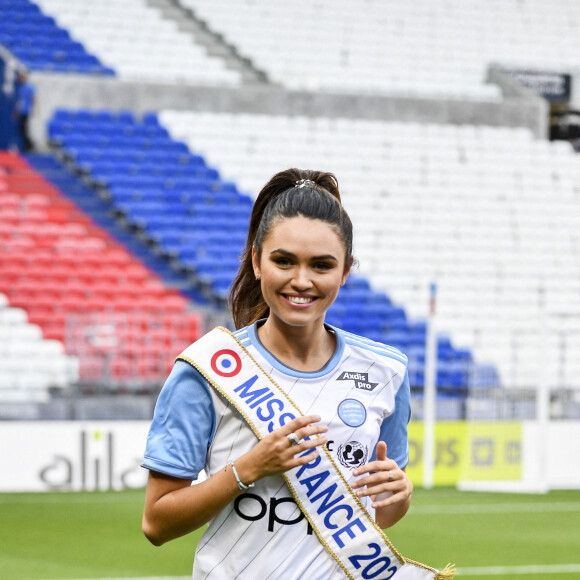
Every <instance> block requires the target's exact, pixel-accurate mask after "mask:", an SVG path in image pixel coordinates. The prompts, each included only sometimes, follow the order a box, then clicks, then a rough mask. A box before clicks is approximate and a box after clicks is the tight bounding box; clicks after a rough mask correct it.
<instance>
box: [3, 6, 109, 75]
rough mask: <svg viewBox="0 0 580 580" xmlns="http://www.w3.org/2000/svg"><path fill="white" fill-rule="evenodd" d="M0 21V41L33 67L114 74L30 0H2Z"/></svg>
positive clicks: (32, 68)
mask: <svg viewBox="0 0 580 580" xmlns="http://www.w3.org/2000/svg"><path fill="white" fill-rule="evenodd" d="M0 22H1V23H2V25H1V26H0V44H1V45H4V46H5V47H6V48H7V49H8V50H10V51H11V52H12V53H13V54H14V55H15V56H16V57H17V58H18V59H19V60H20V61H21V62H22V63H23V64H24V65H25V66H26V67H27V68H29V69H30V70H43V71H51V72H74V73H89V74H100V75H112V74H114V71H113V69H112V68H110V67H107V66H104V65H103V64H102V62H101V61H100V60H99V59H98V58H97V57H96V56H95V55H94V54H90V53H89V52H87V50H86V49H85V46H84V44H83V43H82V42H81V41H80V40H78V39H73V38H72V37H71V35H70V34H69V31H68V30H66V29H65V28H62V27H61V26H59V25H58V24H57V23H56V21H55V19H54V18H53V17H52V16H49V15H48V14H45V13H44V12H42V11H41V10H40V9H39V7H38V5H37V4H35V3H33V2H31V1H30V0H0Z"/></svg>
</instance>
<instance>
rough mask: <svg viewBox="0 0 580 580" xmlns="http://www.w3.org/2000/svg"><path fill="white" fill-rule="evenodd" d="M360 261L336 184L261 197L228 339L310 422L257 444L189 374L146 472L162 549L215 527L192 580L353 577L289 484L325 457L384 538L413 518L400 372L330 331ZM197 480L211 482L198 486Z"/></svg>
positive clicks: (181, 370) (149, 513) (176, 385)
mask: <svg viewBox="0 0 580 580" xmlns="http://www.w3.org/2000/svg"><path fill="white" fill-rule="evenodd" d="M352 247H353V240H352V224H351V221H350V219H349V217H348V215H347V213H346V211H345V210H344V208H343V206H342V205H341V202H340V194H339V191H338V185H337V181H336V179H335V177H334V175H332V174H330V173H322V172H317V171H304V170H298V169H289V170H287V171H283V172H281V173H278V174H277V175H275V176H274V177H273V178H272V179H271V180H270V181H269V182H268V183H267V184H266V186H265V187H264V188H263V189H262V191H261V192H260V194H259V196H258V198H257V200H256V202H255V205H254V208H253V212H252V216H251V220H250V227H249V232H248V239H247V244H246V247H245V250H244V254H243V257H242V265H241V267H240V270H239V273H238V275H237V277H236V280H235V281H234V284H233V287H232V291H231V295H230V307H231V311H232V315H233V319H234V323H235V326H236V328H237V329H238V330H237V331H236V332H235V333H234V336H235V337H236V339H237V340H238V341H239V342H240V343H241V345H243V347H244V348H245V349H246V350H247V352H249V353H250V355H251V356H252V357H253V358H254V359H255V360H256V361H257V363H258V364H259V365H260V367H261V368H262V369H264V370H265V371H266V372H267V373H268V374H269V375H270V377H272V379H273V380H274V381H275V383H276V384H277V385H279V386H280V388H281V389H282V390H283V391H284V392H285V393H287V394H288V396H290V397H292V399H293V400H294V401H296V402H297V405H298V406H299V407H300V409H302V411H303V412H304V416H300V417H297V418H295V419H292V420H291V421H290V422H288V423H286V424H283V425H282V426H280V427H278V428H275V429H273V430H272V431H271V432H270V433H269V434H268V435H267V436H265V437H264V438H262V439H261V440H258V439H257V438H256V436H255V435H254V433H253V432H252V430H251V429H250V428H249V426H248V425H247V424H246V422H245V420H244V418H242V417H241V415H240V413H238V412H237V411H236V409H235V408H233V406H232V405H231V404H230V403H229V402H228V400H226V399H225V398H224V397H223V396H222V395H221V394H220V393H218V392H217V391H216V390H215V389H212V388H211V387H210V386H209V385H208V382H207V381H206V380H205V379H204V378H203V377H202V375H201V374H200V373H199V372H198V370H196V369H195V368H194V367H193V366H192V365H190V364H188V363H187V362H185V361H182V360H178V361H177V362H176V364H175V366H174V369H173V370H172V372H171V374H170V376H169V378H168V379H167V382H166V384H165V386H164V387H163V389H162V391H161V393H160V396H159V400H158V402H157V406H156V410H155V416H154V419H153V423H152V426H151V430H150V433H149V437H148V441H147V449H146V452H145V459H144V462H143V466H144V467H146V468H148V469H149V470H150V473H149V481H148V486H147V493H146V500H145V510H144V516H143V531H144V533H145V535H146V536H147V538H149V540H150V541H151V542H152V543H153V544H155V545H160V544H163V543H164V542H167V541H169V540H172V539H174V538H177V537H179V536H183V535H184V534H187V533H189V532H191V531H193V530H196V529H197V528H199V527H201V526H203V525H204V524H206V523H208V522H209V526H208V528H207V530H206V531H205V533H204V534H203V536H202V538H201V540H200V541H199V543H198V546H197V550H196V554H195V558H194V570H193V576H194V578H218V579H220V578H223V579H226V578H227V579H230V578H247V579H251V580H255V579H256V578H260V579H266V578H269V579H275V578H280V579H282V578H283V579H284V580H288V579H293V578H296V579H298V578H309V579H312V580H317V579H325V580H326V579H329V578H345V577H346V575H345V573H344V572H343V569H341V567H340V566H339V565H338V564H337V563H336V561H335V560H334V559H333V558H332V557H331V555H329V553H328V551H327V550H326V549H325V547H324V546H323V545H322V542H321V541H319V539H318V537H317V536H316V535H315V534H313V533H312V527H311V525H310V523H309V521H307V519H305V517H304V515H303V514H302V512H301V511H300V509H299V508H298V506H297V504H296V502H295V500H294V497H293V495H292V494H291V492H290V489H289V488H288V486H287V485H286V483H285V480H284V479H283V477H282V474H283V473H285V472H289V470H292V469H293V468H296V467H301V466H305V465H306V464H307V463H308V464H310V463H309V462H312V461H313V458H316V457H317V455H318V454H320V453H322V450H321V447H322V446H326V448H327V449H328V451H329V452H330V456H331V457H332V458H333V460H334V461H335V463H336V465H337V466H339V468H340V471H341V473H342V476H344V478H345V480H346V481H347V482H348V484H349V485H350V486H351V487H352V489H353V490H354V493H355V494H356V496H358V497H359V499H360V502H362V504H363V505H364V506H365V508H366V509H367V510H368V512H369V513H370V514H372V516H373V517H374V518H375V520H376V523H377V524H378V526H380V527H381V528H387V527H389V526H392V525H393V524H394V523H396V522H397V521H398V520H399V519H401V518H402V517H403V516H404V514H405V513H406V512H407V510H408V508H409V504H410V500H411V492H412V484H411V482H410V481H409V479H408V477H407V475H406V474H405V466H406V465H407V462H408V443H407V423H408V421H409V418H410V403H409V383H408V378H407V374H406V358H405V357H404V355H402V354H401V353H400V352H399V351H397V350H396V349H393V348H390V347H388V346H385V345H382V344H379V343H376V342H372V341H370V340H367V339H365V338H362V337H358V336H355V335H352V334H349V333H347V332H344V331H342V330H340V329H338V328H334V327H331V326H329V325H327V324H325V322H324V318H325V314H326V312H327V310H328V308H329V307H330V306H331V304H332V303H333V302H334V300H335V298H336V296H337V294H338V292H339V289H340V287H341V286H342V285H343V284H344V283H345V281H346V279H347V277H348V275H349V272H350V269H351V266H352V263H353V253H352ZM307 451H310V452H309V453H306V454H305V452H307ZM202 470H205V472H206V474H207V479H205V480H204V481H202V482H201V483H198V484H196V485H191V484H192V481H194V480H196V479H197V478H198V475H199V473H200V472H201V471H202ZM250 486H251V489H250ZM347 532H348V534H351V533H352V534H354V531H353V530H347ZM351 537H352V536H351ZM369 577H371V576H369Z"/></svg>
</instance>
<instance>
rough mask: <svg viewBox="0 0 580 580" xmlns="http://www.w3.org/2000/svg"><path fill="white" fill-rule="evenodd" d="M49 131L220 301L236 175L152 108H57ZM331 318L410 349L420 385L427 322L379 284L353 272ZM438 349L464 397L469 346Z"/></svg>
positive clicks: (234, 246)
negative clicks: (136, 112) (137, 112)
mask: <svg viewBox="0 0 580 580" xmlns="http://www.w3.org/2000/svg"><path fill="white" fill-rule="evenodd" d="M147 131H150V133H151V135H149V137H148V136H147V134H146V132H147ZM49 133H50V137H51V140H52V142H53V143H54V144H55V145H58V147H59V148H61V150H62V151H63V153H64V155H66V156H67V157H68V158H69V159H70V161H71V163H73V164H76V166H77V167H79V168H80V169H81V170H83V171H84V172H86V174H87V177H88V179H90V180H91V181H93V182H94V183H97V184H99V185H100V187H102V188H103V190H104V191H105V192H106V195H108V196H109V198H110V202H111V207H112V208H113V209H114V210H115V211H116V212H117V213H118V215H119V216H120V217H122V218H123V219H125V220H127V221H128V222H129V223H130V224H131V225H132V226H133V227H134V228H135V229H136V231H137V232H139V234H140V235H143V236H145V237H146V238H147V239H149V240H150V241H151V242H152V243H154V244H155V245H156V247H157V248H158V250H159V251H160V252H162V253H164V254H165V255H172V256H173V257H174V259H175V260H176V262H178V263H180V264H181V266H182V267H183V268H184V269H187V270H189V271H190V272H191V274H192V275H193V276H195V277H196V279H197V280H198V282H200V283H202V284H207V285H208V286H209V287H210V288H211V291H212V292H213V293H214V294H215V295H216V296H217V297H218V298H221V300H222V304H223V303H224V302H225V299H226V298H227V292H228V289H229V286H230V284H231V282H232V280H233V278H234V276H235V273H236V271H237V268H238V265H239V261H238V258H239V254H240V253H241V251H242V249H243V244H244V241H245V236H246V229H247V224H248V220H249V214H250V207H251V199H250V197H249V196H248V195H245V194H240V193H239V192H238V190H237V187H236V185H235V184H234V182H233V181H230V180H228V181H224V180H222V179H220V178H219V173H218V172H217V171H216V169H214V168H213V167H211V166H208V165H207V164H206V162H205V159H204V158H203V157H202V156H200V155H197V154H194V153H191V152H189V150H188V149H187V147H186V146H185V145H184V144H183V143H181V142H180V141H172V140H171V139H170V138H169V137H168V133H167V130H166V129H164V128H163V127H162V126H161V125H160V124H159V122H158V119H157V117H156V116H155V115H154V114H147V115H145V117H144V118H143V119H141V120H136V119H135V118H133V117H132V116H130V115H126V114H125V115H121V116H117V117H115V116H114V115H111V114H107V113H106V112H103V111H100V112H93V113H90V112H87V111H57V113H56V114H55V116H54V118H53V119H52V120H51V122H50V124H49ZM86 134H90V135H91V139H90V142H89V140H88V139H86V138H85V137H84V135H86ZM154 134H155V135H157V137H156V140H155V146H152V145H151V136H152V135H154ZM119 140H121V141H122V143H123V148H122V149H120V146H119V143H118V141H119ZM96 143H98V144H99V146H100V147H97V146H96ZM328 322H329V323H331V324H336V325H338V326H341V327H343V328H345V329H346V330H349V331H352V332H355V333H358V334H363V335H366V336H369V338H371V339H375V340H379V341H383V342H386V343H388V344H391V345H392V346H396V347H400V348H402V349H404V350H405V351H407V350H408V349H409V350H410V351H411V352H412V357H411V364H410V368H411V371H410V372H412V380H413V385H414V386H416V387H421V386H422V385H423V383H424V371H423V367H424V358H425V332H426V331H425V324H424V323H422V322H417V321H416V320H413V321H411V320H408V319H407V315H406V312H405V310H404V309H403V308H402V307H401V306H400V305H394V304H392V303H391V301H390V300H389V298H388V296H387V295H386V294H385V292H384V290H383V291H380V292H377V291H374V290H372V289H371V287H370V285H369V283H368V281H367V279H365V278H363V277H360V276H353V277H351V278H350V279H349V281H348V282H347V285H346V286H345V287H344V288H343V290H342V291H341V294H340V298H339V300H338V301H337V303H336V304H335V305H334V306H333V308H332V310H331V312H330V313H329V316H328ZM438 351H439V360H440V364H439V369H438V376H437V381H438V384H439V385H440V386H441V387H443V388H444V389H448V393H449V394H450V395H454V396H458V397H461V396H464V395H465V391H464V387H465V385H466V384H467V382H468V381H469V377H470V376H471V375H472V373H473V367H474V361H473V357H472V356H471V353H470V352H468V351H466V350H464V349H463V350H462V349H457V348H454V347H453V346H452V344H451V341H450V339H449V338H448V337H446V336H441V337H440V338H439V346H438Z"/></svg>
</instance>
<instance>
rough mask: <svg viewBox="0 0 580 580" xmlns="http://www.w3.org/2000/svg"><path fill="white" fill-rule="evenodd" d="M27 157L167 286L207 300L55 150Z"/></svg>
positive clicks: (195, 297) (193, 298) (204, 302)
mask: <svg viewBox="0 0 580 580" xmlns="http://www.w3.org/2000/svg"><path fill="white" fill-rule="evenodd" d="M26 159H27V160H28V162H29V163H30V164H31V165H32V166H33V167H34V168H35V169H36V170H37V171H39V172H40V173H42V175H44V177H45V178H46V179H47V180H48V181H50V182H51V183H53V184H54V185H55V186H56V187H58V188H59V189H60V191H62V193H64V194H65V195H66V196H67V197H68V198H69V199H71V200H72V201H73V202H74V203H75V204H76V205H78V206H79V207H80V208H81V209H82V210H83V211H84V212H85V213H87V214H88V215H90V216H91V218H92V219H93V220H94V221H95V222H96V223H98V224H99V225H100V226H101V227H102V228H103V229H105V230H106V231H107V232H108V233H109V234H110V235H111V236H112V237H113V238H115V239H116V240H117V241H119V242H120V243H121V244H123V245H124V246H125V247H126V248H127V249H128V250H129V251H130V252H131V253H132V254H134V255H135V256H136V257H137V258H138V259H140V260H141V261H143V262H144V263H145V265H146V266H147V267H148V268H151V270H153V271H154V272H156V273H157V274H158V275H159V276H160V277H161V278H162V279H163V282H164V283H165V284H166V285H167V286H168V287H171V288H175V289H177V290H179V291H180V292H182V293H183V294H185V295H186V296H187V297H188V298H190V299H191V300H193V301H194V302H196V303H197V304H207V303H208V299H207V297H206V296H205V295H204V294H203V293H201V292H200V291H199V290H197V289H196V288H195V286H194V285H193V284H192V283H191V280H190V279H189V277H188V276H186V275H185V274H183V273H182V272H179V271H178V270H176V269H175V268H173V267H172V266H171V265H170V264H169V263H168V261H167V260H166V259H164V258H162V257H161V256H159V255H157V254H156V253H155V252H154V251H153V250H152V248H151V246H150V245H148V244H146V243H145V242H144V241H143V240H142V239H140V238H139V237H138V236H136V235H135V234H134V233H133V232H131V231H129V230H128V229H127V228H126V227H125V226H124V225H123V224H121V223H119V220H117V219H115V218H114V217H113V216H112V215H111V208H110V204H108V203H107V202H106V201H104V200H103V199H102V198H101V197H100V196H99V195H98V193H97V191H96V190H95V188H93V187H90V186H88V185H87V184H86V183H85V182H84V181H83V179H82V178H81V177H80V176H79V174H78V173H75V172H74V171H73V170H71V169H70V168H69V167H68V166H67V165H66V164H65V163H64V162H63V161H61V160H60V159H58V158H57V157H56V156H55V155H54V154H53V153H31V154H28V155H27V156H26Z"/></svg>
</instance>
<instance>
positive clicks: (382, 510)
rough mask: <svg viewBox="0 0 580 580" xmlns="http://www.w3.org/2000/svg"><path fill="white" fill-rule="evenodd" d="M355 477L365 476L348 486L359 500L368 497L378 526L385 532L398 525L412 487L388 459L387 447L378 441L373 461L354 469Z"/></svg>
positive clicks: (405, 511)
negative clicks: (350, 486)
mask: <svg viewBox="0 0 580 580" xmlns="http://www.w3.org/2000/svg"><path fill="white" fill-rule="evenodd" d="M352 473H353V475H354V476H357V477H358V476H361V475H362V476H364V477H361V478H360V479H357V480H356V481H354V482H353V483H352V484H351V485H352V488H353V489H355V490H356V494H357V496H359V497H367V496H370V497H371V499H372V504H371V505H372V507H373V508H375V510H376V520H377V523H378V524H379V525H380V526H381V527H383V528H387V527H389V526H392V525H393V524H395V523H396V522H398V521H399V520H400V519H401V518H402V517H403V516H404V515H405V514H406V513H407V510H408V509H409V505H410V504H411V494H412V492H413V484H412V483H411V480H410V479H409V478H408V476H407V474H406V473H405V471H404V470H402V469H400V468H399V466H398V465H397V463H396V462H395V461H393V460H392V459H389V458H388V457H387V444H386V443H385V442H384V441H379V443H378V444H377V458H376V460H375V461H371V462H370V463H366V464H365V465H361V466H360V467H357V468H356V469H355V470H354V471H353V472H352Z"/></svg>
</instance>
